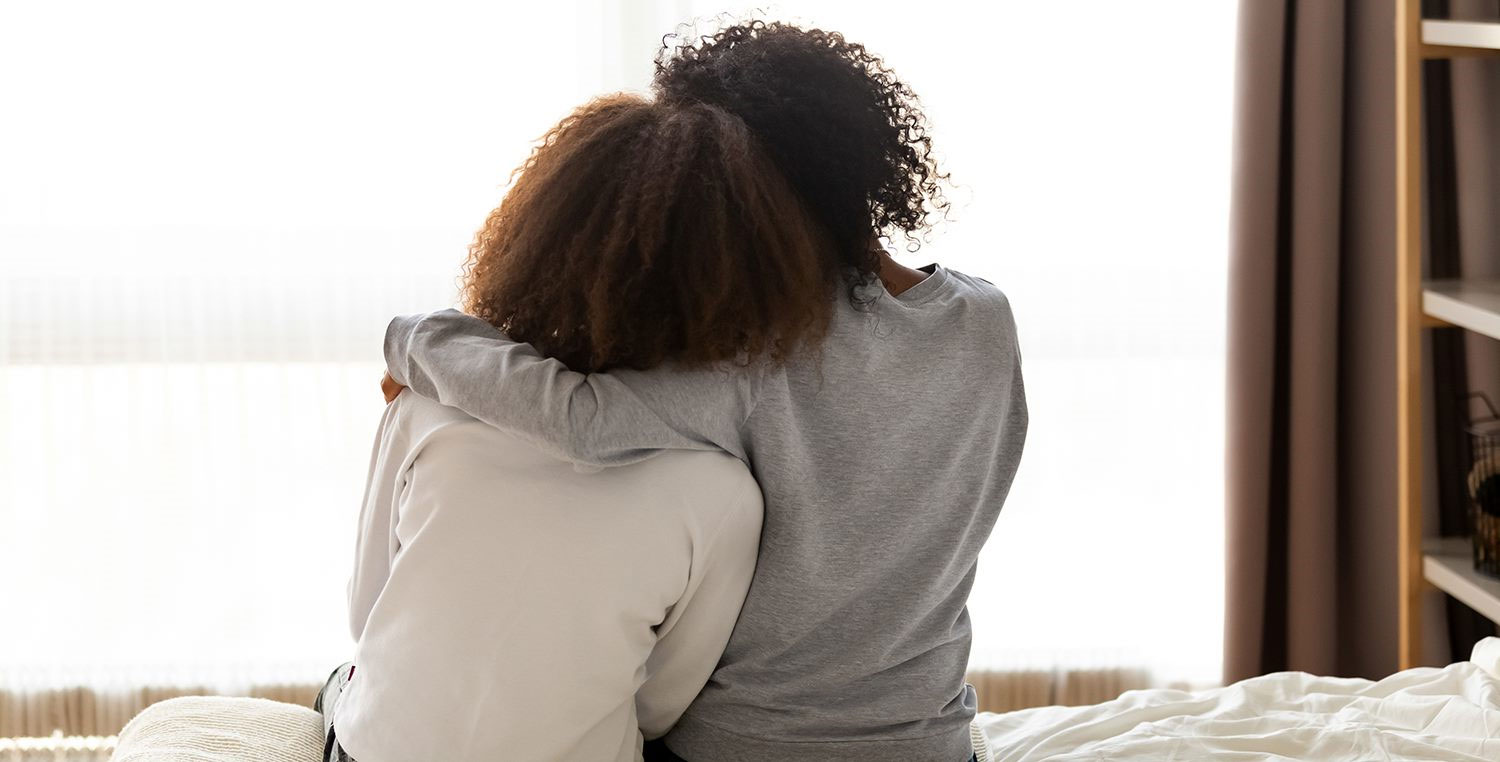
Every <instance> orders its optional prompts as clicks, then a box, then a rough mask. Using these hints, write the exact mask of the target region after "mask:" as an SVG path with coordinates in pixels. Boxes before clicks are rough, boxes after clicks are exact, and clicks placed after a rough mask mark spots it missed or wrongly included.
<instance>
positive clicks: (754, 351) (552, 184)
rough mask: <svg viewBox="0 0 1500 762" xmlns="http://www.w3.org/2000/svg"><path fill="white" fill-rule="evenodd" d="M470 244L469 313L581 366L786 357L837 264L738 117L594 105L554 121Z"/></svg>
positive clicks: (651, 106)
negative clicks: (553, 124) (556, 121)
mask: <svg viewBox="0 0 1500 762" xmlns="http://www.w3.org/2000/svg"><path fill="white" fill-rule="evenodd" d="M516 173H517V174H516V175H515V176H514V177H515V183H514V185H513V186H512V188H511V190H510V192H509V193H508V194H507V195H506V197H505V199H504V200H503V201H502V202H501V204H500V206H499V207H498V208H496V209H495V210H494V211H493V212H491V213H490V215H489V218H488V219H487V220H486V221H485V224H484V227H483V228H482V229H481V230H480V231H479V233H478V234H477V236H476V237H475V240H474V243H473V244H472V245H471V246H470V248H469V261H468V264H467V266H466V267H465V275H464V284H463V300H464V306H465V310H466V311H467V312H469V313H470V314H473V315H475V316H477V317H480V318H482V319H484V320H486V321H488V322H489V323H491V324H493V325H494V326H496V327H497V328H499V329H501V330H502V331H505V332H506V333H507V334H509V336H510V337H511V338H512V339H514V340H516V341H521V342H528V343H530V344H532V345H533V346H535V347H536V348H537V349H538V350H539V351H541V352H542V353H544V354H546V355H548V356H551V357H555V358H557V359H559V360H561V361H562V362H563V363H565V364H566V365H568V366H569V367H570V368H572V369H574V370H578V371H582V372H592V371H601V370H608V369H611V368H637V369H644V368H650V367H653V366H656V365H658V364H661V363H663V362H666V361H674V362H677V363H680V364H685V365H697V364H708V363H717V362H721V361H739V362H746V361H748V360H749V359H751V358H756V357H769V358H771V359H773V360H775V361H779V360H781V359H784V358H785V357H786V356H787V355H788V354H789V353H790V352H792V351H794V350H795V349H797V348H798V347H801V346H805V345H809V344H813V343H815V342H816V341H817V340H818V339H820V338H821V336H822V334H823V332H824V330H825V329H826V327H827V324H828V320H829V318H830V316H831V310H832V302H833V294H835V293H836V292H837V284H838V283H839V278H840V263H839V261H838V258H837V257H836V256H835V255H834V254H833V253H832V247H831V246H829V245H828V243H827V236H826V233H824V232H823V231H822V229H821V227H820V226H819V225H818V224H817V223H816V222H815V221H814V220H813V218H812V216H811V215H810V214H809V213H808V212H807V211H806V210H805V208H804V206H803V204H802V202H801V200H800V199H799V198H798V196H797V194H796V193H795V192H794V191H793V190H792V189H791V187H790V186H789V185H788V183H787V181H786V178H785V177H783V175H782V174H781V172H780V171H779V170H778V169H777V167H776V165H775V163H774V162H773V161H772V160H771V159H770V158H769V157H768V156H767V155H766V152H765V150H764V148H763V147H762V146H761V145H760V143H759V141H758V140H757V138H756V137H755V136H754V134H753V133H752V132H751V131H750V130H749V129H748V128H747V127H746V125H745V123H744V122H743V121H742V120H740V119H739V118H737V117H735V116H734V115H732V114H730V113H728V112H726V111H725V110H724V109H722V108H719V107H717V106H714V105H710V104H706V103H686V102H683V103H677V102H674V103H668V102H663V101H659V100H657V101H653V100H647V99H645V98H641V97H638V96H632V95H623V94H622V95H615V96H609V97H605V98H600V99H597V100H595V101H593V102H591V103H588V104H587V105H584V106H582V107H580V108H579V109H577V110H576V111H574V112H573V113H572V114H571V115H570V116H568V117H567V118H565V119H563V120H562V122H560V123H559V124H558V125H557V126H556V127H553V128H552V130H551V131H549V132H548V133H547V134H546V135H545V136H544V137H543V138H542V140H541V142H540V144H539V145H538V146H537V147H536V149H535V150H534V151H533V152H532V154H531V156H530V158H528V159H527V160H526V162H525V163H524V164H522V166H521V167H520V168H519V169H517V170H516Z"/></svg>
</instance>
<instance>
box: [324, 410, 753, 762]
mask: <svg viewBox="0 0 1500 762" xmlns="http://www.w3.org/2000/svg"><path fill="white" fill-rule="evenodd" d="M371 492H372V495H371V498H370V499H369V500H367V503H366V508H365V511H364V514H363V516H362V524H363V525H364V530H363V531H362V533H361V538H362V539H361V542H360V546H359V550H358V555H359V558H358V564H357V566H356V571H355V574H354V577H353V579H352V580H351V583H350V588H351V589H350V596H351V602H352V604H353V605H352V606H351V612H350V617H351V629H352V630H353V631H354V634H355V637H356V638H357V639H358V647H357V650H356V656H355V664H356V665H357V668H356V672H355V675H354V678H353V679H352V680H351V681H350V682H349V684H348V687H347V688H345V689H344V691H343V694H342V695H341V697H340V699H339V703H338V710H337V714H336V716H335V722H334V724H335V728H336V732H337V737H338V741H339V743H340V745H341V746H342V747H343V748H344V750H345V751H347V752H348V754H349V755H351V756H352V757H353V758H354V759H356V760H360V762H405V761H407V760H416V759H439V758H441V759H444V760H453V761H455V762H463V761H465V760H474V761H475V762H478V761H480V760H495V759H518V760H519V759H525V760H575V759H576V760H601V761H604V760H618V761H619V762H629V761H630V760H634V759H636V758H637V756H638V754H639V749H640V743H641V735H640V733H639V732H638V730H637V728H638V727H639V728H641V729H643V730H644V731H645V732H646V733H648V734H650V735H660V734H662V733H664V732H665V731H666V730H667V729H668V728H669V727H671V725H672V723H673V722H675V721H676V719H677V717H678V715H680V714H681V712H682V710H683V709H684V708H685V707H686V706H687V705H688V703H689V702H690V701H691V700H692V698H693V696H694V695H695V694H696V693H697V692H698V689H699V687H701V686H702V685H703V683H704V681H705V680H707V678H708V675H709V673H710V672H711V671H712V669H713V667H714V665H715V663H716V662H717V660H718V657H719V654H720V652H721V651H722V648H723V645H724V642H725V640H726V639H727V638H728V635H729V631H730V628H731V627H732V626H733V624H734V621H735V617H736V615H737V614H738V611H739V604H740V600H741V599H742V598H743V596H744V591H745V588H746V586H747V585H748V582H749V579H750V573H751V570H752V569H753V567H754V564H755V552H756V551H755V549H756V544H757V542H758V540H759V530H760V520H761V503H760V491H759V489H758V487H757V486H756V484H755V482H754V480H752V479H751V478H750V474H749V472H748V470H747V469H746V468H745V467H744V465H743V464H741V463H740V462H739V461H737V460H735V459H734V458H732V457H730V456H728V455H724V454H716V453H707V452H664V453H662V454H661V455H659V456H657V457H654V458H650V459H647V460H644V461H642V462H640V463H636V464H633V465H629V466H624V467H620V468H610V469H603V470H590V471H580V470H577V469H575V468H574V467H573V466H572V464H570V463H567V462H565V461H561V460H558V459H556V458H554V457H551V456H548V455H546V454H543V453H541V452H539V451H538V450H537V449H536V448H535V447H533V446H531V445H528V444H526V443H525V442H522V441H520V440H518V439H516V438H515V437H514V436H512V435H509V434H506V433H503V432H501V431H499V430H497V429H494V428H492V427H490V426H486V425H484V424H482V423H479V422H478V421H475V420H474V419H472V418H470V417H469V416H467V415H464V414H463V413H461V412H459V411H457V410H454V409H452V408H446V407H443V406H441V405H439V404H437V403H435V402H432V401H429V400H426V399H423V398H421V397H417V396H416V395H413V394H403V395H402V396H401V397H400V398H399V399H397V400H396V402H394V403H393V404H392V405H391V406H390V407H389V408H388V409H387V412H386V417H385V419H384V421H383V422H382V425H381V434H380V438H379V440H378V442H377V450H376V453H375V458H374V463H373V465H372V481H371ZM637 700H639V702H640V713H639V716H638V714H637V706H636V704H637Z"/></svg>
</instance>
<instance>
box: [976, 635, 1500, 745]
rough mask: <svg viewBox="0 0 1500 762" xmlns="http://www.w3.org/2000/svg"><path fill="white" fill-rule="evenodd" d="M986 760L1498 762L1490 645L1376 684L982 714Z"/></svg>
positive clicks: (1498, 693)
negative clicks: (1470, 656)
mask: <svg viewBox="0 0 1500 762" xmlns="http://www.w3.org/2000/svg"><path fill="white" fill-rule="evenodd" d="M976 725H977V726H978V727H979V729H980V730H981V731H982V732H983V735H984V738H985V740H986V741H987V742H988V744H989V747H990V748H989V752H990V759H992V760H996V762H1039V761H1040V760H1054V761H1057V762H1066V761H1070V760H1071V761H1075V762H1076V761H1078V760H1106V759H1107V760H1153V762H1162V761H1165V760H1204V759H1213V760H1226V759H1227V760H1251V759H1255V760H1317V761H1318V762H1345V761H1346V760H1348V761H1349V762H1354V761H1355V760H1359V761H1360V762H1365V761H1366V760H1425V761H1428V762H1496V760H1500V639H1497V638H1487V639H1486V640H1485V641H1484V642H1482V643H1481V644H1480V645H1479V646H1477V647H1476V648H1475V653H1474V660H1473V661H1467V662H1459V663H1457V664H1452V665H1449V666H1447V667H1444V668H1442V669H1432V668H1424V669H1412V670H1407V671H1405V672H1398V673H1396V674H1394V675H1391V676H1390V677H1387V678H1385V679H1384V680H1380V681H1378V682H1371V681H1368V680H1358V679H1350V678H1333V677H1314V676H1312V675H1308V674H1305V673H1301V672H1283V673H1279V674H1273V675H1265V676H1263V677H1257V678H1252V679H1249V680H1245V681H1242V682H1239V683H1236V684H1234V685H1231V686H1229V687H1227V688H1218V689H1214V690H1208V691H1197V692H1192V693H1189V692H1184V691H1173V690H1146V691H1131V692H1129V693H1126V694H1125V695H1123V696H1121V697H1120V698H1118V699H1116V700H1114V701H1109V702H1106V703H1103V704H1096V705H1094V706H1080V707H1044V708H1040V709H1026V710H1022V711H1019V712H1009V713H1006V714H981V715H980V716H979V718H978V719H977V720H976Z"/></svg>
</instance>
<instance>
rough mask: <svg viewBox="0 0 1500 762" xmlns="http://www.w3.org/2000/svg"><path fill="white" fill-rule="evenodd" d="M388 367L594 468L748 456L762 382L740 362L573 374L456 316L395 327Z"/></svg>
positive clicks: (419, 318)
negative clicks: (666, 455) (679, 455)
mask: <svg viewBox="0 0 1500 762" xmlns="http://www.w3.org/2000/svg"><path fill="white" fill-rule="evenodd" d="M385 361H386V369H387V370H388V371H389V372H390V374H391V378H393V379H395V380H396V381H397V382H398V383H400V384H402V385H404V386H407V387H410V388H411V389H412V391H415V392H416V393H418V394H420V395H422V396H423V397H427V398H429V399H433V400H436V401H438V402H440V403H442V404H444V405H448V406H450V407H456V408H458V409H460V410H462V411H464V412H465V413H468V414H469V415H472V416H474V417H475V418H478V419H479V420H481V421H484V422H485V423H488V424H490V425H492V426H495V427H496V428H499V429H502V430H504V431H508V432H510V433H512V434H514V435H516V436H519V437H521V438H522V439H525V440H527V441H528V442H530V443H532V444H533V445H535V446H537V447H540V448H541V449H543V450H544V451H546V452H549V453H551V454H553V455H556V456H559V457H561V458H564V459H567V460H571V461H573V462H575V463H580V464H585V465H592V466H610V465H622V464H625V463H633V462H635V461H639V460H643V459H645V458H648V457H650V456H651V455H652V454H654V453H656V452H658V451H660V450H664V449H687V450H724V451H725V452H728V453H730V454H731V455H734V456H735V457H738V458H740V459H741V460H743V459H745V446H744V444H743V442H742V440H741V429H742V428H743V424H744V422H745V419H746V418H748V417H749V416H750V411H751V410H752V409H753V407H754V403H755V396H756V394H757V393H758V389H759V386H760V375H761V371H760V370H759V369H758V368H756V367H754V366H751V367H741V366H733V365H731V366H725V367H714V368H707V369H691V370H684V369H678V368H673V367H669V366H664V367H661V368H655V369H652V370H648V371H635V370H617V371H611V372H609V373H589V374H584V373H576V372H574V371H571V370H568V368H567V366H565V365H563V364H562V363H561V362H558V361H557V360H554V359H551V358H547V357H543V356H542V355H541V354H540V353H539V352H537V350H536V349H535V348H534V347H532V346H531V345H530V344H523V343H520V342H515V341H511V340H510V339H509V338H507V337H506V336H505V334H503V333H501V332H500V331H499V330H497V329H496V328H495V327H494V326H492V325H490V324H489V323H486V322H485V321H483V320H480V319H478V318H475V317H472V316H469V315H465V314H463V313H461V312H458V311H457V310H443V311H441V312H434V313H430V314H427V315H404V316H400V317H397V318H395V319H394V320H392V321H391V324H390V326H389V327H387V329H386V334H385Z"/></svg>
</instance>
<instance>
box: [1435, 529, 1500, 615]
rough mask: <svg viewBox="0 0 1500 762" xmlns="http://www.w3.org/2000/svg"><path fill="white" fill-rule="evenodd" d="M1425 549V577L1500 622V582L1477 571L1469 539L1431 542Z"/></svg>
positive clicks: (1453, 538) (1437, 586) (1469, 605)
mask: <svg viewBox="0 0 1500 762" xmlns="http://www.w3.org/2000/svg"><path fill="white" fill-rule="evenodd" d="M1422 550H1423V551H1424V552H1423V554H1422V576H1424V577H1426V578H1427V581H1428V582H1431V583H1432V585H1433V587H1436V588H1438V589H1439V590H1442V591H1443V592H1445V593H1447V594H1449V595H1451V596H1453V597H1454V598H1457V599H1459V600H1460V601H1463V602H1464V604H1465V605H1467V606H1468V607H1469V608H1471V609H1474V610H1475V611H1478V612H1479V613H1480V614H1483V615H1484V616H1486V617H1488V618H1489V620H1490V621H1492V622H1496V623H1500V579H1495V578H1494V577H1486V576H1485V575H1483V574H1480V573H1479V572H1477V571H1474V556H1473V554H1472V552H1471V550H1470V544H1469V540H1468V538H1464V537H1452V538H1444V539H1441V540H1428V541H1427V542H1425V543H1423V545H1422Z"/></svg>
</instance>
